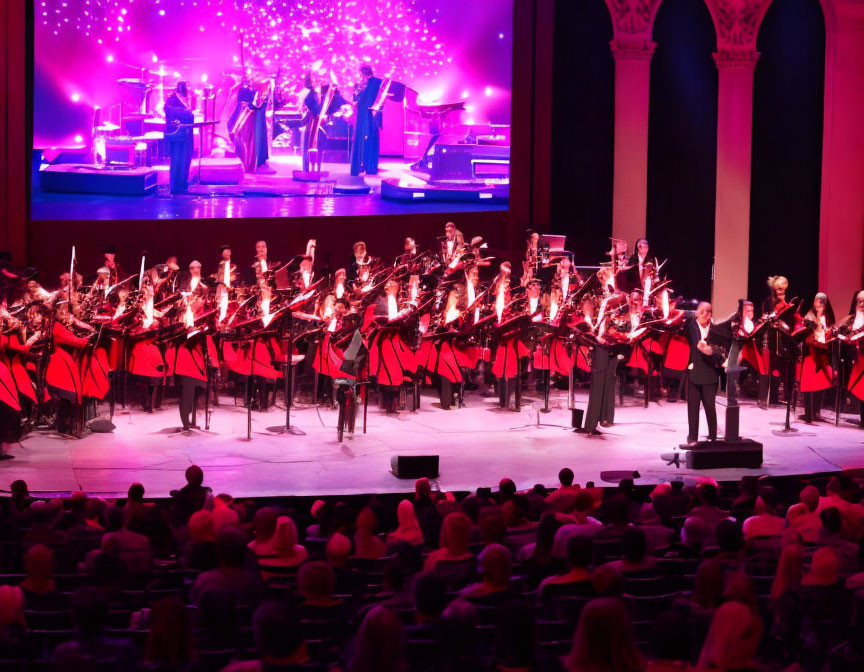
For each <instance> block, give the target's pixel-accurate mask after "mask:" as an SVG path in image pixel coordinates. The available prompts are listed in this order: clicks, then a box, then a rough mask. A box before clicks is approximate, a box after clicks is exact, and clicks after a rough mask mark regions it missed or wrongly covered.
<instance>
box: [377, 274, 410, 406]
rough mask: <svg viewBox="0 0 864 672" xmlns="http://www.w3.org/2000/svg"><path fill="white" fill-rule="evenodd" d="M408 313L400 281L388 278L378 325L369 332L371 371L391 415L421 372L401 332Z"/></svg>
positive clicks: (383, 402)
mask: <svg viewBox="0 0 864 672" xmlns="http://www.w3.org/2000/svg"><path fill="white" fill-rule="evenodd" d="M408 312H410V307H409V306H404V305H403V306H400V305H399V283H398V282H397V281H396V280H390V281H388V282H387V284H386V285H385V286H384V296H383V297H380V298H379V299H378V301H377V302H376V304H375V316H376V323H377V326H376V327H375V328H373V329H372V331H371V332H370V334H369V373H370V375H371V376H372V377H374V378H375V380H376V382H377V384H378V390H379V392H380V393H381V402H382V406H383V407H384V411H385V412H386V413H390V414H392V413H396V412H397V411H398V408H399V388H400V387H402V385H403V383H405V382H410V381H411V380H412V378H413V374H415V373H416V371H417V361H416V358H415V356H414V352H413V351H412V350H411V348H410V347H409V346H408V344H407V343H406V342H405V340H404V339H403V338H402V336H401V334H400V330H401V326H402V324H401V322H400V323H396V320H398V319H399V318H401V317H403V316H405V315H406V314H407V313H408ZM394 323H395V324H394Z"/></svg>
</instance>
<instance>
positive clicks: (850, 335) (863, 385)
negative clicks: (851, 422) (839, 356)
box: [841, 289, 864, 429]
mask: <svg viewBox="0 0 864 672" xmlns="http://www.w3.org/2000/svg"><path fill="white" fill-rule="evenodd" d="M841 336H842V340H843V341H844V343H845V344H846V345H845V348H844V350H847V351H848V350H850V349H851V350H852V357H851V358H850V359H851V361H852V370H851V373H850V374H849V381H848V382H847V384H846V389H847V390H848V391H849V392H850V393H851V394H852V396H853V397H855V398H856V399H857V400H858V412H859V417H860V420H859V422H858V426H859V427H861V429H864V289H862V290H861V291H860V292H856V293H855V296H854V297H853V299H852V305H851V306H850V308H849V316H848V317H846V318H845V319H844V320H843V324H842V325H841Z"/></svg>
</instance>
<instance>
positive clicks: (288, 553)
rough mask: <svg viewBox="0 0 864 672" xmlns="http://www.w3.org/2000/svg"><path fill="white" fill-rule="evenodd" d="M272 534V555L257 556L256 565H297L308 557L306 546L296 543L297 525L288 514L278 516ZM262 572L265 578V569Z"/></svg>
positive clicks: (265, 566) (263, 566) (263, 567)
mask: <svg viewBox="0 0 864 672" xmlns="http://www.w3.org/2000/svg"><path fill="white" fill-rule="evenodd" d="M273 536H274V540H273V553H272V555H268V556H264V557H259V558H258V566H259V567H261V568H262V570H266V569H267V568H268V567H299V566H300V565H302V564H303V563H304V562H305V561H306V558H308V557H309V554H308V553H307V552H306V548H305V547H304V546H301V545H300V544H299V543H298V538H297V526H296V525H295V524H294V521H293V520H291V518H290V517H289V516H279V518H278V519H277V520H276V534H274V535H273ZM264 574H265V578H266V576H267V575H269V574H268V573H267V572H266V571H264Z"/></svg>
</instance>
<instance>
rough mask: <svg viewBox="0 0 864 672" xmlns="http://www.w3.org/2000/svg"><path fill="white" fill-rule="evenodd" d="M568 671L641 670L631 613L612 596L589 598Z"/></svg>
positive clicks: (643, 663)
mask: <svg viewBox="0 0 864 672" xmlns="http://www.w3.org/2000/svg"><path fill="white" fill-rule="evenodd" d="M565 666H566V668H567V672H642V670H644V669H645V661H644V659H643V657H642V654H640V653H639V650H638V649H637V648H636V639H635V637H634V636H633V627H632V625H631V624H630V615H629V614H628V613H627V607H626V606H625V605H624V603H623V602H622V601H621V600H620V599H618V598H615V597H611V598H599V599H595V600H591V601H590V602H589V603H588V604H587V605H585V608H584V609H583V610H582V613H581V614H580V616H579V625H578V626H577V627H576V634H575V636H574V637H573V648H572V649H570V653H569V654H568V655H567V658H566V661H565Z"/></svg>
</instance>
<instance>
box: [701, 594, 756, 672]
mask: <svg viewBox="0 0 864 672" xmlns="http://www.w3.org/2000/svg"><path fill="white" fill-rule="evenodd" d="M761 637H762V628H761V624H759V623H757V622H756V620H755V619H754V618H753V614H752V612H751V611H750V609H749V608H748V607H746V606H744V605H743V604H741V603H740V602H734V601H733V602H726V603H725V604H723V605H721V606H720V607H719V608H718V609H717V611H716V612H714V618H713V619H712V620H711V627H710V628H709V630H708V636H707V637H706V639H705V644H704V645H703V646H702V652H701V653H700V654H699V664H698V669H699V670H706V671H708V670H710V671H712V672H713V671H715V670H716V672H733V671H734V670H749V669H751V668H753V667H754V665H755V657H756V649H757V647H758V646H759V640H760V638H761Z"/></svg>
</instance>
